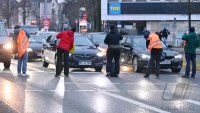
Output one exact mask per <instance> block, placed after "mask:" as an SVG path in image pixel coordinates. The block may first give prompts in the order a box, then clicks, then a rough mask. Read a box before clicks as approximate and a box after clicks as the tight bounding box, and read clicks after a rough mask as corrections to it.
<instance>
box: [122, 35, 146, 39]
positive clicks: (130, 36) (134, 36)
mask: <svg viewBox="0 0 200 113" xmlns="http://www.w3.org/2000/svg"><path fill="white" fill-rule="evenodd" d="M125 37H129V38H132V39H134V38H144V36H143V35H126V36H125Z"/></svg>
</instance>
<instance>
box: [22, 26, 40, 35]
mask: <svg viewBox="0 0 200 113" xmlns="http://www.w3.org/2000/svg"><path fill="white" fill-rule="evenodd" d="M22 28H23V29H24V30H25V31H27V32H28V33H30V34H35V33H36V32H38V31H39V29H38V28H37V27H31V26H22Z"/></svg>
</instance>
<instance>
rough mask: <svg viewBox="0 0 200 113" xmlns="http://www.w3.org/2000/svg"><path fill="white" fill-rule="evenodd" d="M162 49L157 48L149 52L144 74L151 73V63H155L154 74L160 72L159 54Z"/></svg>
mask: <svg viewBox="0 0 200 113" xmlns="http://www.w3.org/2000/svg"><path fill="white" fill-rule="evenodd" d="M161 53H162V50H158V51H157V52H151V58H150V61H149V64H148V68H147V72H146V76H149V75H150V74H151V70H152V67H153V65H155V71H156V76H159V74H160V56H161Z"/></svg>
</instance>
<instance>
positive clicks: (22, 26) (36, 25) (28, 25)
mask: <svg viewBox="0 0 200 113" xmlns="http://www.w3.org/2000/svg"><path fill="white" fill-rule="evenodd" d="M20 27H37V28H38V26H37V25H21V26H20Z"/></svg>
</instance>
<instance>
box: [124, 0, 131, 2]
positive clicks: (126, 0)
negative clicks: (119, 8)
mask: <svg viewBox="0 0 200 113" xmlns="http://www.w3.org/2000/svg"><path fill="white" fill-rule="evenodd" d="M122 2H133V0H122Z"/></svg>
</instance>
